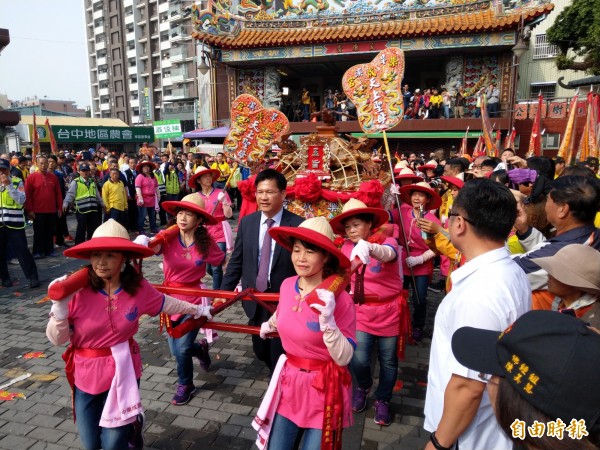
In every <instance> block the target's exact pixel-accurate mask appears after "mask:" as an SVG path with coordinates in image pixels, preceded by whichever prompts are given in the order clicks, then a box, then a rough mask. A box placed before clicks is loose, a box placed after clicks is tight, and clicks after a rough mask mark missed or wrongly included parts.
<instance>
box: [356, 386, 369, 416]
mask: <svg viewBox="0 0 600 450" xmlns="http://www.w3.org/2000/svg"><path fill="white" fill-rule="evenodd" d="M369 390H370V388H369V389H363V388H361V387H360V386H356V387H355V388H354V394H352V411H354V412H357V413H359V412H363V411H364V410H365V408H366V407H367V397H368V396H369Z"/></svg>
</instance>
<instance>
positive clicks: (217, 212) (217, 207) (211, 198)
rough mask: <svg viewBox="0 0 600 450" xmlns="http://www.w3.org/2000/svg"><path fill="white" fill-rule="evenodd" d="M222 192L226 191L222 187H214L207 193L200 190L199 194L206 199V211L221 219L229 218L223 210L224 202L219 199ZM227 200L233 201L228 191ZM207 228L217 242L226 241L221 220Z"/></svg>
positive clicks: (228, 201)
mask: <svg viewBox="0 0 600 450" xmlns="http://www.w3.org/2000/svg"><path fill="white" fill-rule="evenodd" d="M221 192H224V191H223V190H222V189H213V190H212V191H211V193H210V194H208V195H205V194H204V193H202V191H198V195H200V196H201V197H202V200H204V207H205V209H206V211H208V212H209V213H211V214H212V215H213V217H214V218H215V219H217V220H219V221H222V220H227V219H226V217H225V213H224V212H223V204H222V203H221V202H220V201H219V200H218V199H217V197H218V196H219V194H220V193H221ZM225 201H226V202H227V203H231V199H230V198H229V195H227V192H225ZM213 211H214V212H213ZM206 229H207V230H208V234H209V235H210V237H211V238H213V240H214V241H215V242H225V232H224V231H223V225H222V224H221V222H219V223H218V224H216V225H208V226H207V227H206Z"/></svg>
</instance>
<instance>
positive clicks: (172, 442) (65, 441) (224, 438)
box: [0, 221, 441, 450]
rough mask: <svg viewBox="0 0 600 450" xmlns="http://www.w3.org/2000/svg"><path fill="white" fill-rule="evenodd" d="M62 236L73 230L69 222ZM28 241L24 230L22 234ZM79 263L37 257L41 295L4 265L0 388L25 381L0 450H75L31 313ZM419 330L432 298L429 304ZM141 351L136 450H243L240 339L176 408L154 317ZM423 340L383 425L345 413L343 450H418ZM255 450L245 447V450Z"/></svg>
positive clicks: (59, 381)
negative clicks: (140, 445) (140, 424)
mask: <svg viewBox="0 0 600 450" xmlns="http://www.w3.org/2000/svg"><path fill="white" fill-rule="evenodd" d="M70 227H71V228H73V227H74V223H73V222H72V221H70ZM27 232H28V234H29V235H30V234H31V229H30V228H28V230H27ZM159 262H160V258H158V257H153V258H150V259H147V260H145V262H144V274H145V276H146V277H147V278H148V279H149V280H150V281H152V282H160V281H161V280H162V271H161V270H160V268H159ZM80 265H81V262H80V261H77V260H72V259H68V258H64V257H62V256H60V257H57V258H47V259H44V260H41V261H38V270H39V272H40V280H41V281H42V288H39V289H33V290H31V289H29V288H28V282H27V280H26V279H24V276H23V274H22V272H21V270H20V267H19V266H9V270H10V272H11V276H12V277H13V280H15V285H14V286H13V287H12V288H0V320H1V322H2V323H3V326H2V328H1V329H0V385H1V384H4V383H6V382H7V381H9V380H10V379H12V378H14V377H17V376H19V375H21V374H23V373H25V372H28V373H31V374H33V375H32V377H30V378H28V379H27V380H24V381H22V382H20V383H17V384H15V385H13V386H10V387H9V388H7V390H8V391H9V392H22V393H24V394H25V395H26V396H27V398H26V399H16V400H13V401H5V402H0V449H11V450H21V449H23V450H24V449H48V450H54V449H56V450H59V449H61V450H64V449H71V448H76V449H78V448H81V444H80V442H79V439H78V437H77V433H76V429H75V425H74V424H73V420H72V411H71V398H70V391H69V388H68V385H67V382H66V378H65V376H64V371H63V367H64V363H63V361H62V359H61V354H62V351H63V349H62V348H56V347H53V346H52V345H51V344H50V343H49V342H48V340H47V338H46V336H45V325H46V322H47V315H48V311H49V304H48V303H45V304H42V305H38V304H36V303H35V302H36V301H37V300H39V299H41V298H42V297H43V296H44V295H45V292H46V288H47V285H48V283H49V281H50V280H52V279H54V278H56V277H57V276H60V275H62V274H64V273H65V272H67V271H70V270H74V269H76V268H78V267H79V266H80ZM429 298H430V310H429V312H428V318H429V319H428V321H429V326H430V327H431V326H432V325H431V322H432V320H433V316H434V314H435V309H436V308H437V305H438V304H439V301H440V300H441V295H439V294H438V295H431V293H430V296H429ZM219 319H220V320H226V321H231V322H237V323H245V316H244V313H243V310H242V308H241V307H240V306H234V307H232V308H230V309H229V310H226V311H224V312H223V313H221V314H220V315H219ZM136 339H137V340H138V342H139V343H140V346H141V348H142V359H143V363H144V374H143V376H142V381H141V395H142V401H143V404H144V407H145V408H146V417H147V423H146V432H145V438H146V445H147V448H149V449H165V450H176V449H187V450H191V449H200V448H202V449H204V448H214V449H250V448H252V447H253V441H254V438H255V431H254V430H253V429H252V428H251V426H250V423H251V420H252V418H253V417H254V415H255V414H256V411H257V408H258V406H259V404H260V401H261V398H262V396H263V394H264V392H265V390H266V387H267V382H268V372H267V370H266V368H265V367H264V365H263V363H261V362H260V361H257V360H256V359H255V358H254V354H253V352H252V343H251V340H250V337H249V336H246V335H242V334H236V333H221V337H220V339H219V340H218V341H217V342H216V343H215V345H214V347H213V349H212V350H211V354H212V357H213V365H212V367H211V369H210V371H209V372H208V373H206V372H203V371H202V370H201V369H200V367H199V366H198V365H197V364H196V365H195V371H196V373H195V381H194V383H195V384H196V386H197V388H198V391H197V393H196V395H195V397H194V398H193V399H192V400H191V401H190V403H189V404H188V405H186V406H173V405H171V404H170V400H171V398H172V396H173V394H174V391H175V384H176V382H177V374H176V369H175V361H174V359H173V358H172V357H171V355H170V352H169V349H168V346H167V343H166V339H165V337H164V336H161V335H160V334H159V333H158V318H152V317H147V316H144V317H143V318H142V320H141V322H140V331H139V333H138V334H137V336H136ZM429 344H430V341H429V340H428V339H425V340H424V343H422V344H421V345H418V346H409V347H408V348H407V355H406V361H404V362H401V364H400V371H399V374H398V378H399V379H401V380H402V381H403V382H404V387H403V389H402V390H401V391H400V392H398V393H395V394H394V397H393V399H392V409H393V413H394V416H393V423H392V425H391V426H389V427H380V426H378V425H376V424H375V423H374V422H373V417H374V411H373V409H372V404H373V400H371V401H370V402H369V408H368V409H367V411H366V412H364V413H361V414H355V424H354V426H353V427H351V428H350V429H348V430H346V431H345V432H344V444H343V447H344V449H349V450H354V449H359V448H360V449H373V450H374V449H406V450H409V449H410V450H413V449H419V448H423V446H424V445H425V443H426V442H427V439H428V433H426V432H425V431H424V430H423V428H422V425H423V404H424V398H425V385H424V383H425V382H426V379H427V365H428V358H429ZM31 351H43V352H45V353H46V355H47V358H42V359H29V360H25V359H22V358H18V357H19V356H20V355H23V354H24V353H27V352H31ZM254 448H255V447H254Z"/></svg>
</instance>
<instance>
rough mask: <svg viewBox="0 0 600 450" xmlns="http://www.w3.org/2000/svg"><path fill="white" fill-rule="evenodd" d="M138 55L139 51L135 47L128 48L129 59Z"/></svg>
mask: <svg viewBox="0 0 600 450" xmlns="http://www.w3.org/2000/svg"><path fill="white" fill-rule="evenodd" d="M135 57H137V51H136V49H135V48H133V49H131V50H127V59H129V58H135Z"/></svg>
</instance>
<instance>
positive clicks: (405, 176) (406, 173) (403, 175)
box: [394, 168, 423, 183]
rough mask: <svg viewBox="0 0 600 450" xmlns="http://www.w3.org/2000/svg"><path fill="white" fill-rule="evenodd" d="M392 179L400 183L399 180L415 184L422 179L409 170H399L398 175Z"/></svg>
mask: <svg viewBox="0 0 600 450" xmlns="http://www.w3.org/2000/svg"><path fill="white" fill-rule="evenodd" d="M394 179H395V180H397V181H400V180H411V181H414V182H415V183H418V182H419V181H423V177H420V176H419V175H416V174H415V173H414V172H413V171H412V170H410V169H409V168H404V169H401V170H400V172H399V173H398V175H395V176H394Z"/></svg>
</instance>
